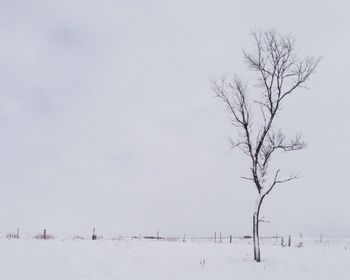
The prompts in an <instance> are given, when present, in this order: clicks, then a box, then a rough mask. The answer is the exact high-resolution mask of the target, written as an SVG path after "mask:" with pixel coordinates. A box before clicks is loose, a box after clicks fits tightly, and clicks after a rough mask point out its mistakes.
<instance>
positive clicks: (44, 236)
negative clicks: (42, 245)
mask: <svg viewBox="0 0 350 280" xmlns="http://www.w3.org/2000/svg"><path fill="white" fill-rule="evenodd" d="M43 238H44V239H47V235H46V229H44V235H43Z"/></svg>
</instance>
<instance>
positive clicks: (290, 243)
mask: <svg viewBox="0 0 350 280" xmlns="http://www.w3.org/2000/svg"><path fill="white" fill-rule="evenodd" d="M291 245H292V237H291V236H290V235H289V236H288V247H290V246H291Z"/></svg>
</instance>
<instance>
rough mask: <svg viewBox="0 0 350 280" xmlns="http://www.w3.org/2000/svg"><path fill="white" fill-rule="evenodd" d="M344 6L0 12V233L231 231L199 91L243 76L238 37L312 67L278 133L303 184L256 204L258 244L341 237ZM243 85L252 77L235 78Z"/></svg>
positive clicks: (179, 4) (209, 4)
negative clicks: (269, 37)
mask: <svg viewBox="0 0 350 280" xmlns="http://www.w3.org/2000/svg"><path fill="white" fill-rule="evenodd" d="M348 10H349V4H347V1H321V2H320V1H316V0H315V1H301V0H298V1H277V0H276V1H272V0H268V1H247V0H244V1H243V0H242V1H232V0H231V1H224V0H216V1H209V0H206V1H190V0H187V1H182V0H180V1H116V0H99V1H97V0H95V1H93V0H85V1H84V0H69V1H58V0H55V1H54V0H51V1H44V0H43V1H39V0H28V1H20V0H12V1H5V0H1V1H0V37H1V44H0V97H1V99H0V100H1V102H0V128H1V137H0V234H1V235H4V234H6V233H7V232H9V231H14V230H15V229H16V228H17V227H18V226H19V227H20V228H21V229H22V231H23V232H24V233H26V234H28V235H32V234H34V233H36V232H38V231H40V230H41V229H42V228H44V227H46V228H48V230H49V231H51V232H53V233H54V234H57V235H73V234H90V232H91V229H92V227H93V226H96V227H97V229H98V231H99V232H101V233H102V234H105V235H107V236H108V235H114V234H138V233H143V234H153V233H155V232H156V231H157V230H159V231H160V232H161V233H164V234H174V235H175V234H182V233H187V234H190V235H208V234H209V233H211V232H213V231H222V232H223V233H227V234H234V235H236V234H237V235H238V234H246V233H250V230H251V214H252V209H253V204H254V200H255V196H256V191H255V189H254V187H253V186H252V185H250V184H249V182H245V181H243V180H241V179H240V176H242V175H246V174H247V172H248V169H247V166H246V164H245V161H244V160H245V158H244V156H242V155H241V154H240V153H239V152H238V151H237V152H229V153H228V152H227V151H228V149H229V145H228V143H227V141H226V139H227V137H228V136H234V135H235V131H234V129H233V128H232V127H231V126H230V123H229V120H228V118H227V115H226V113H225V111H224V109H223V104H221V103H220V102H219V101H218V100H217V99H215V98H214V97H213V93H212V92H211V90H210V83H209V81H210V79H212V78H213V77H214V78H215V77H218V76H221V74H224V73H225V74H227V75H232V74H233V73H238V74H242V76H243V77H244V78H249V77H250V76H249V72H247V70H246V68H245V65H244V64H243V61H242V52H241V51H242V49H250V48H252V40H251V37H250V31H251V30H254V29H257V30H259V29H266V28H275V29H277V30H278V31H279V32H281V33H292V34H293V35H294V37H295V38H296V39H297V43H298V48H299V49H300V53H301V54H310V55H314V56H323V61H322V63H321V65H320V66H319V68H318V71H317V73H316V74H315V75H314V76H313V78H312V81H311V83H310V84H309V87H310V90H308V91H305V90H301V91H299V92H298V93H297V94H296V95H295V96H294V97H292V98H291V99H290V100H289V102H288V103H289V104H286V105H285V108H284V111H283V112H282V114H281V120H280V122H279V124H280V126H281V127H283V128H284V131H285V132H287V133H292V134H293V133H297V132H301V133H302V134H303V136H304V138H305V140H306V142H307V143H308V149H306V150H304V151H300V152H297V153H295V154H292V155H283V156H281V157H278V158H277V157H276V158H275V160H276V161H277V163H278V164H279V163H281V165H282V166H283V167H284V171H285V172H286V173H288V172H289V171H294V172H300V173H301V174H303V176H304V178H303V179H300V180H297V181H294V182H292V183H290V184H285V185H281V186H279V187H278V189H277V188H276V190H275V191H274V192H273V193H272V194H271V195H270V196H269V197H268V199H267V200H266V201H265V204H264V205H263V216H265V217H266V219H268V220H271V221H272V222H271V223H269V224H266V225H265V224H264V225H263V228H262V234H275V233H285V234H289V233H291V234H297V233H299V232H303V233H304V235H318V234H319V233H320V232H323V233H324V235H328V236H339V237H343V236H347V237H349V235H350V234H349V233H350V221H349V219H348V213H349V210H350V206H349V197H350V189H349V183H348V180H347V179H348V178H347V175H348V158H349V157H350V152H349V149H348V147H349V144H350V143H349V142H350V141H349V136H350V128H349V127H348V126H346V125H345V120H346V119H349V114H350V113H349V109H348V104H349V101H350V96H349V94H347V92H346V90H347V87H346V81H347V79H348V72H349V70H348V69H349V65H350V55H349V52H348V46H349V43H350V37H349V26H350V18H349V16H348V14H347V13H348ZM251 79H252V78H251Z"/></svg>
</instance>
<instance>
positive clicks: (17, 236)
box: [16, 228, 19, 238]
mask: <svg viewBox="0 0 350 280" xmlns="http://www.w3.org/2000/svg"><path fill="white" fill-rule="evenodd" d="M16 238H19V228H17V233H16Z"/></svg>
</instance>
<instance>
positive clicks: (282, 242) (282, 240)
mask: <svg viewBox="0 0 350 280" xmlns="http://www.w3.org/2000/svg"><path fill="white" fill-rule="evenodd" d="M281 246H282V247H284V237H283V236H282V237H281Z"/></svg>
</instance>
